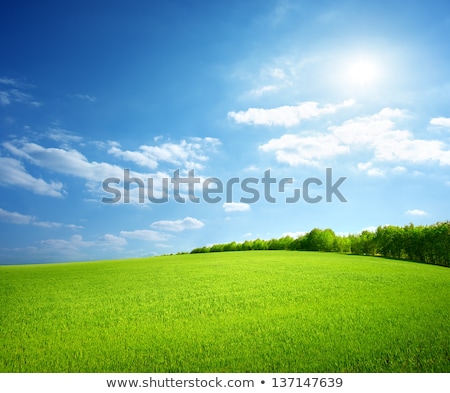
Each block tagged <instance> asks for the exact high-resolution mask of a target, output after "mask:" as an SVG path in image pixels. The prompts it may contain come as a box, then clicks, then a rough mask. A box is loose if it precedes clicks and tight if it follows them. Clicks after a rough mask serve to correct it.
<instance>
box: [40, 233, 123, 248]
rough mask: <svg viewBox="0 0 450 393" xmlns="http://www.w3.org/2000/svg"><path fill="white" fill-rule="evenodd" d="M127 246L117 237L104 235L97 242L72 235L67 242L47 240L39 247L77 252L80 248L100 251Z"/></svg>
mask: <svg viewBox="0 0 450 393" xmlns="http://www.w3.org/2000/svg"><path fill="white" fill-rule="evenodd" d="M126 244H127V241H126V240H125V239H123V238H121V237H119V236H115V235H111V234H106V235H103V236H101V237H100V238H98V239H97V240H92V241H88V240H83V237H82V236H81V235H73V236H72V237H71V238H70V239H69V240H64V239H47V240H43V241H41V245H43V246H46V247H48V248H53V249H60V250H61V249H70V250H79V249H82V248H94V247H95V248H101V249H110V248H113V249H121V248H122V247H123V246H125V245H126Z"/></svg>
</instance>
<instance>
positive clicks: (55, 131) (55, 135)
mask: <svg viewBox="0 0 450 393" xmlns="http://www.w3.org/2000/svg"><path fill="white" fill-rule="evenodd" d="M47 137H48V138H50V139H52V140H54V141H57V142H63V143H70V142H81V141H82V140H83V138H82V137H80V136H78V135H75V134H74V133H73V132H71V131H68V130H64V129H63V128H50V130H49V131H48V133H47Z"/></svg>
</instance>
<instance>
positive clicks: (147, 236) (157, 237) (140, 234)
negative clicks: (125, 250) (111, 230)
mask: <svg viewBox="0 0 450 393" xmlns="http://www.w3.org/2000/svg"><path fill="white" fill-rule="evenodd" d="M120 236H123V237H126V238H129V239H139V240H146V241H157V242H161V241H166V240H167V239H168V238H169V237H170V235H167V234H164V233H161V232H157V231H152V230H151V229H137V230H135V231H120Z"/></svg>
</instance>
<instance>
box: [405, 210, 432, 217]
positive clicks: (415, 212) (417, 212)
mask: <svg viewBox="0 0 450 393" xmlns="http://www.w3.org/2000/svg"><path fill="white" fill-rule="evenodd" d="M405 213H406V214H408V215H410V216H426V215H427V213H426V212H424V211H423V210H419V209H414V210H407V211H406V212H405Z"/></svg>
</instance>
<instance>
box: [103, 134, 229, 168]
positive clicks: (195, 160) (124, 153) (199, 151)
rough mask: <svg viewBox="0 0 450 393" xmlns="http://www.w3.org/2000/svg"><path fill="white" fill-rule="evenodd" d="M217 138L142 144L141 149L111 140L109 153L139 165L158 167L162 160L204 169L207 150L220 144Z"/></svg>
mask: <svg viewBox="0 0 450 393" xmlns="http://www.w3.org/2000/svg"><path fill="white" fill-rule="evenodd" d="M220 143H221V142H220V141H219V140H218V139H216V138H211V137H207V138H191V140H190V141H187V140H182V141H181V142H180V143H172V142H167V143H163V144H161V145H142V146H140V147H139V150H137V151H136V150H122V148H121V147H120V145H119V144H118V143H117V142H110V148H109V150H108V153H110V154H112V155H114V156H116V157H119V158H122V159H123V160H126V161H131V162H134V163H136V164H137V165H139V166H142V167H147V168H150V169H156V168H157V167H158V166H159V165H160V163H161V162H166V163H169V164H173V165H176V166H183V167H184V168H188V169H202V168H203V164H204V162H206V161H207V160H208V159H209V157H208V155H207V152H210V151H212V150H214V148H215V147H216V146H218V145H220Z"/></svg>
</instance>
